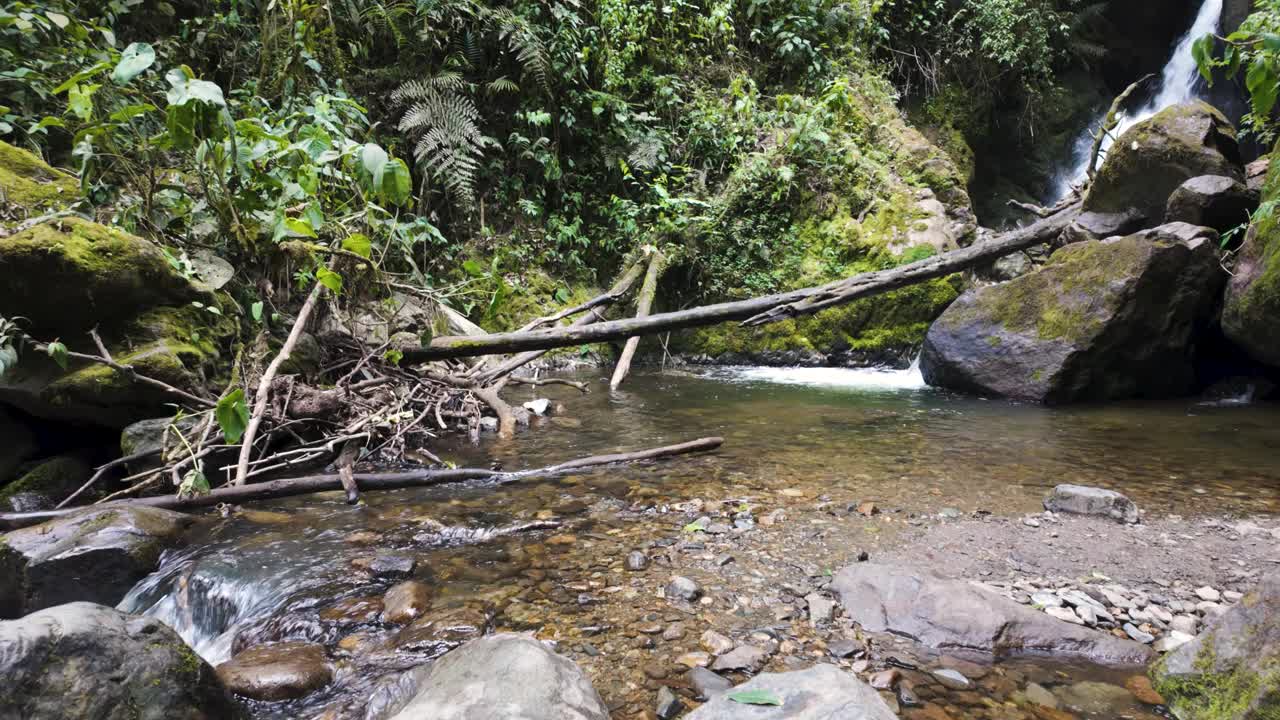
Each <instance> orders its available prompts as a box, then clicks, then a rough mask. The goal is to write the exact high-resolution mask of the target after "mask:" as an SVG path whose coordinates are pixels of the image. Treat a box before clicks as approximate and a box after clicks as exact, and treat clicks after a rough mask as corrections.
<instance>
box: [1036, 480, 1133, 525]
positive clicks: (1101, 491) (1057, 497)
mask: <svg viewBox="0 0 1280 720" xmlns="http://www.w3.org/2000/svg"><path fill="white" fill-rule="evenodd" d="M1044 509H1045V510H1049V511H1051V512H1059V513H1061V512H1065V513H1072V514H1075V515H1101V516H1103V517H1109V518H1111V519H1113V520H1117V521H1119V522H1125V523H1136V522H1138V520H1139V514H1138V506H1137V505H1135V504H1134V502H1133V501H1132V500H1130V499H1129V498H1127V497H1125V496H1124V495H1122V494H1120V493H1118V492H1116V491H1115V490H1107V489H1105V488H1096V487H1088V486H1085V485H1058V486H1057V487H1055V488H1054V489H1053V492H1052V493H1050V494H1049V497H1047V498H1045V501H1044Z"/></svg>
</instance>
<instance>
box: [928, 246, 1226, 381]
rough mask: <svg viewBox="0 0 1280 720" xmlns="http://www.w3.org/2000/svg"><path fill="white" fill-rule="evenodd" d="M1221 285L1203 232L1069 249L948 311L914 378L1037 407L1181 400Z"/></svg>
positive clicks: (1214, 256) (1213, 250) (1222, 274)
mask: <svg viewBox="0 0 1280 720" xmlns="http://www.w3.org/2000/svg"><path fill="white" fill-rule="evenodd" d="M1225 280H1226V273H1225V272H1224V271H1223V270H1222V268H1221V267H1220V265H1219V260H1218V251H1217V233H1215V232H1214V231H1213V230H1211V229H1209V228H1198V227H1193V226H1190V225H1186V224H1183V223H1174V224H1171V225H1163V226H1161V227H1158V228H1155V229H1153V230H1148V231H1144V232H1141V233H1136V234H1134V235H1130V236H1127V237H1123V238H1112V239H1109V240H1103V241H1091V242H1082V243H1076V244H1073V245H1068V246H1066V247H1064V248H1062V249H1060V250H1058V251H1057V252H1055V253H1054V254H1053V256H1052V257H1051V258H1050V259H1049V262H1048V263H1047V264H1046V265H1045V266H1043V267H1042V268H1040V269H1039V270H1037V271H1036V272H1033V273H1029V274H1027V275H1023V276H1022V277H1019V278H1016V279H1014V280H1011V281H1009V282H1006V283H1002V284H999V285H990V286H987V287H981V288H977V289H974V290H970V291H968V292H966V293H965V294H964V295H962V296H961V297H960V298H959V299H958V300H956V301H955V302H954V303H952V304H951V306H950V307H949V308H947V310H946V311H945V312H944V313H943V314H942V316H941V317H939V318H938V320H937V321H935V322H934V324H933V325H932V326H931V327H930V328H929V332H928V334H927V335H926V336H925V342H924V348H923V351H922V354H921V362H920V366H921V370H922V371H923V373H924V378H925V380H926V381H927V382H928V383H929V384H931V385H936V386H941V387H948V388H952V389H955V390H962V391H966V392H976V393H981V394H989V395H1002V396H1006V397H1011V398H1017V399H1022V400H1032V401H1036V402H1044V403H1067V402H1075V401H1083V400H1110V399H1121V398H1130V397H1168V396H1176V395H1181V394H1185V393H1186V392H1188V391H1190V390H1191V389H1192V386H1193V383H1194V379H1195V377H1194V372H1193V360H1194V350H1195V341H1196V339H1197V337H1198V335H1199V333H1200V331H1201V330H1202V329H1204V328H1205V327H1206V326H1207V325H1208V324H1209V322H1210V321H1211V318H1212V315H1213V311H1214V308H1215V303H1216V298H1217V295H1218V291H1219V289H1220V288H1221V287H1222V285H1223V283H1224V282H1225Z"/></svg>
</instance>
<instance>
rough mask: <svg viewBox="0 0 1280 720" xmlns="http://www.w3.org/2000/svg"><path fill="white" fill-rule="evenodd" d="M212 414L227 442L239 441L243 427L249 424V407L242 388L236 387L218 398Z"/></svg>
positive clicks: (242, 433)
mask: <svg viewBox="0 0 1280 720" xmlns="http://www.w3.org/2000/svg"><path fill="white" fill-rule="evenodd" d="M213 414H214V417H215V418H216V419H217V421H218V427H219V428H221V429H222V437H223V438H224V439H225V440H226V441H227V443H229V444H235V443H238V442H240V438H241V437H242V436H243V435H244V430H245V428H247V427H248V426H249V407H248V406H247V405H245V402H244V390H242V389H240V388H236V389H235V390H232V391H231V392H229V393H227V394H226V395H223V396H222V397H221V398H219V399H218V405H217V407H215V408H214V411H213Z"/></svg>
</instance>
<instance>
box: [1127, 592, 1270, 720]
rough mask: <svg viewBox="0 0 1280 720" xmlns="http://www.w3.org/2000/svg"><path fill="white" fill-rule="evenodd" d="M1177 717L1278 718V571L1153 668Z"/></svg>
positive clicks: (1157, 683) (1213, 719)
mask: <svg viewBox="0 0 1280 720" xmlns="http://www.w3.org/2000/svg"><path fill="white" fill-rule="evenodd" d="M1152 676H1153V678H1154V679H1155V686H1156V689H1157V690H1158V691H1159V692H1160V694H1161V695H1162V696H1164V698H1165V699H1166V700H1167V701H1168V702H1169V705H1170V707H1172V708H1173V710H1174V711H1175V713H1176V714H1177V716H1178V717H1185V718H1195V720H1276V719H1277V718H1280V573H1271V574H1270V575H1267V576H1266V577H1264V578H1263V580H1262V582H1261V583H1260V584H1259V586H1258V587H1257V588H1256V589H1254V590H1253V591H1252V592H1250V593H1249V594H1248V595H1245V597H1244V599H1243V600H1241V601H1240V602H1239V603H1237V604H1236V605H1234V606H1232V607H1231V609H1230V610H1228V611H1227V612H1225V613H1223V614H1222V615H1221V616H1220V617H1219V618H1218V619H1217V620H1215V621H1214V622H1213V623H1212V624H1211V625H1210V626H1209V627H1208V628H1206V629H1205V630H1204V631H1203V632H1201V633H1200V635H1199V636H1197V637H1196V638H1195V639H1194V640H1192V641H1191V642H1189V643H1187V644H1185V645H1183V646H1182V647H1180V648H1178V649H1177V650H1174V651H1173V652H1171V653H1169V654H1168V655H1166V656H1165V658H1164V659H1163V660H1162V661H1160V662H1159V663H1157V664H1156V665H1155V666H1154V667H1153V668H1152Z"/></svg>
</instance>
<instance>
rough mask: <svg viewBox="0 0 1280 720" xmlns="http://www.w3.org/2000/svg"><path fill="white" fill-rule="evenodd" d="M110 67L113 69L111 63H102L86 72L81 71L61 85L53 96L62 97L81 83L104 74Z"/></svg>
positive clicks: (86, 69) (87, 69)
mask: <svg viewBox="0 0 1280 720" xmlns="http://www.w3.org/2000/svg"><path fill="white" fill-rule="evenodd" d="M109 67H111V63H105V62H101V63H98V64H97V65H94V66H92V67H88V68H85V69H84V70H81V71H80V72H78V73H76V74H75V75H72V76H71V77H69V78H67V79H66V80H65V81H64V82H63V83H62V84H61V85H59V86H58V87H56V88H54V89H53V94H54V95H61V94H62V93H64V92H66V91H68V90H70V89H71V88H73V87H75V86H76V85H79V84H80V83H81V82H84V81H85V80H88V79H89V78H91V77H93V76H94V75H97V74H98V73H100V72H102V71H103V70H106V69H107V68H109Z"/></svg>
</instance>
